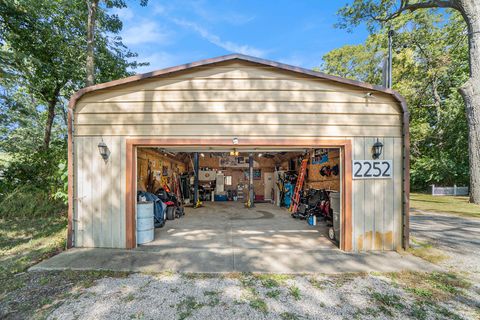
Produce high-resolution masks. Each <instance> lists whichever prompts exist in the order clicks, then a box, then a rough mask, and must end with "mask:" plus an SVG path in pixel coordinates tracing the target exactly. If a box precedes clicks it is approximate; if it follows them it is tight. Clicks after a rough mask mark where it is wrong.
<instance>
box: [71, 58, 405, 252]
mask: <svg viewBox="0 0 480 320" xmlns="http://www.w3.org/2000/svg"><path fill="white" fill-rule="evenodd" d="M235 60H238V61H247V62H251V63H256V64H259V65H261V66H269V67H274V68H278V69H280V70H284V71H290V72H295V73H299V74H303V75H308V76H311V77H314V78H319V79H325V80H329V81H333V82H337V83H341V84H346V85H351V86H354V87H358V88H362V89H367V90H372V91H376V92H382V93H386V94H389V95H391V96H393V97H394V98H395V100H397V101H398V103H399V104H400V106H401V107H402V111H403V144H404V145H403V157H404V159H403V247H404V248H405V249H406V248H408V244H409V214H410V207H409V197H410V131H409V113H408V108H407V103H406V101H405V99H404V98H403V97H402V96H401V95H400V94H399V93H398V92H396V91H394V90H391V89H386V88H384V87H381V86H375V85H371V84H368V83H364V82H360V81H355V80H350V79H344V78H341V77H337V76H332V75H328V74H325V73H322V72H316V71H312V70H308V69H304V68H300V67H295V66H291V65H287V64H283V63H279V62H275V61H270V60H265V59H260V58H255V57H250V56H247V55H243V54H230V55H225V56H220V57H216V58H211V59H205V60H200V61H196V62H192V63H187V64H183V65H179V66H175V67H170V68H166V69H162V70H157V71H152V72H148V73H144V74H138V75H134V76H131V77H127V78H124V79H119V80H114V81H110V82H106V83H101V84H97V85H94V86H90V87H86V88H83V89H81V90H79V91H77V92H76V93H75V94H73V95H72V97H71V99H70V101H69V104H68V108H69V114H68V115H69V117H68V184H69V191H68V193H69V204H68V220H69V228H68V235H67V244H69V246H71V245H72V239H73V230H72V223H73V220H72V219H73V196H74V189H73V187H74V186H73V183H74V176H73V168H74V165H73V162H74V156H73V149H74V148H73V132H74V130H73V113H74V110H75V106H76V104H77V102H78V100H80V99H81V98H82V96H84V95H85V94H93V93H95V92H97V91H101V90H102V89H107V88H112V87H116V86H121V85H125V84H131V83H135V82H139V81H142V80H145V79H152V78H155V77H168V76H170V75H174V74H175V73H177V72H180V71H186V70H192V69H194V68H196V67H204V66H209V65H214V64H216V63H221V62H226V61H235Z"/></svg>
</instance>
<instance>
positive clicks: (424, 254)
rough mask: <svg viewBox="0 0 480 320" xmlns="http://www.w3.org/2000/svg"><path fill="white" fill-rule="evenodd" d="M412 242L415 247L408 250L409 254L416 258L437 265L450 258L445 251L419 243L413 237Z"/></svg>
mask: <svg viewBox="0 0 480 320" xmlns="http://www.w3.org/2000/svg"><path fill="white" fill-rule="evenodd" d="M410 240H411V242H412V244H413V245H412V246H411V247H410V248H408V252H410V253H411V254H413V255H414V256H417V257H419V258H422V259H423V260H426V261H428V262H431V263H435V264H438V263H440V262H442V261H444V260H446V259H447V258H448V257H447V256H446V255H445V254H444V253H443V251H441V250H439V249H437V248H434V247H433V246H432V245H431V244H429V243H425V242H421V241H418V240H416V239H415V238H413V237H412V238H411V239H410Z"/></svg>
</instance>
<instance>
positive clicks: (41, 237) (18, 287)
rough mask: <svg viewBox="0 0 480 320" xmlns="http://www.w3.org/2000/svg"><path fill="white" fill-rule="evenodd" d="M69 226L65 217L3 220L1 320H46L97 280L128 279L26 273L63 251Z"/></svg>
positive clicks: (0, 224)
mask: <svg viewBox="0 0 480 320" xmlns="http://www.w3.org/2000/svg"><path fill="white" fill-rule="evenodd" d="M66 226H67V219H66V218H65V217H64V216H62V215H55V216H51V217H48V218H47V217H37V218H31V219H24V218H23V219H3V218H2V219H0V319H4V318H6V319H10V318H14V319H32V318H35V319H43V318H45V317H46V316H47V315H48V314H49V312H50V310H52V309H53V308H56V307H57V306H59V305H60V304H61V303H63V301H64V300H65V299H67V298H69V297H72V296H75V295H77V294H79V292H80V290H81V289H82V288H86V287H90V286H92V285H94V283H95V281H97V280H98V279H101V278H105V277H126V276H128V275H129V273H125V272H109V271H83V272H80V271H69V270H67V271H59V272H54V271H51V272H26V271H27V269H28V268H29V267H31V266H32V265H34V264H36V263H38V262H40V261H42V260H44V259H46V258H48V257H51V256H53V255H55V254H57V253H59V252H61V251H62V250H64V248H65V239H66ZM131 298H132V297H129V296H127V297H126V300H127V301H128V300H130V299H131Z"/></svg>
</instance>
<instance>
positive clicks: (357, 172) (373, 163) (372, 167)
mask: <svg viewBox="0 0 480 320" xmlns="http://www.w3.org/2000/svg"><path fill="white" fill-rule="evenodd" d="M392 168H393V166H392V160H353V168H352V174H353V179H391V178H392Z"/></svg>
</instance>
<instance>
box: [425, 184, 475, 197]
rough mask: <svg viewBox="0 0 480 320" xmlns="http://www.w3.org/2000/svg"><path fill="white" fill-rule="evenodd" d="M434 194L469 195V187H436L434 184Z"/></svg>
mask: <svg viewBox="0 0 480 320" xmlns="http://www.w3.org/2000/svg"><path fill="white" fill-rule="evenodd" d="M431 187H432V196H468V187H457V186H456V185H454V186H453V187H436V186H435V185H434V184H432V186H431Z"/></svg>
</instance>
